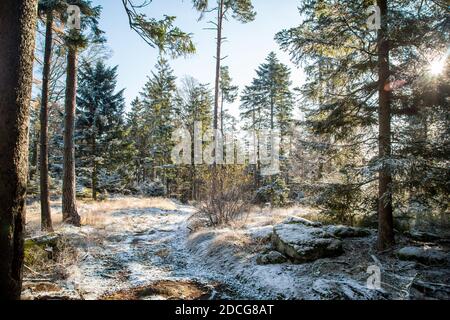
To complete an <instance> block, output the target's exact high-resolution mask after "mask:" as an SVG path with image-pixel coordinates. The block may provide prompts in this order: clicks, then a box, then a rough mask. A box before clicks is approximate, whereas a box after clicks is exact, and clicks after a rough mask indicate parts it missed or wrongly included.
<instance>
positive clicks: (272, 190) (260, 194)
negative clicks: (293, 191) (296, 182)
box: [256, 178, 289, 207]
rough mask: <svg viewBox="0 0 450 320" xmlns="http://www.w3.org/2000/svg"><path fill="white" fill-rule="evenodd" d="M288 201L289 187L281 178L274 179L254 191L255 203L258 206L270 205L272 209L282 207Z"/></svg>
mask: <svg viewBox="0 0 450 320" xmlns="http://www.w3.org/2000/svg"><path fill="white" fill-rule="evenodd" d="M288 200H289V187H288V186H287V185H286V182H285V181H284V180H283V179H281V178H275V179H274V180H273V181H271V182H270V183H269V184H267V185H265V186H263V187H261V188H259V189H258V190H257V191H256V202H257V203H259V204H266V203H270V204H271V206H273V207H282V206H285V205H286V204H287V203H288Z"/></svg>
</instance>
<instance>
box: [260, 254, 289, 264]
mask: <svg viewBox="0 0 450 320" xmlns="http://www.w3.org/2000/svg"><path fill="white" fill-rule="evenodd" d="M286 261H287V258H286V257H285V256H284V255H282V254H281V253H279V252H278V251H270V252H269V253H263V254H260V255H259V256H258V257H257V258H256V263H257V264H261V265H265V264H280V263H285V262H286Z"/></svg>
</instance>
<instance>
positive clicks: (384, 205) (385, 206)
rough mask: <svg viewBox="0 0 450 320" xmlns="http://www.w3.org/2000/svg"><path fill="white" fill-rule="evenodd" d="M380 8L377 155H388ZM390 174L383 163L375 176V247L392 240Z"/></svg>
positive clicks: (383, 0) (383, 3) (383, 5)
mask: <svg viewBox="0 0 450 320" xmlns="http://www.w3.org/2000/svg"><path fill="white" fill-rule="evenodd" d="M377 5H378V6H379V7H380V9H381V19H382V22H381V29H380V30H379V32H378V77H379V83H378V85H379V88H378V90H379V111H378V112H379V133H378V135H379V137H378V139H379V157H380V159H383V160H386V159H388V158H389V157H390V156H391V94H390V91H389V90H386V89H387V88H385V87H386V84H387V83H388V81H389V73H390V71H389V41H388V22H387V13H388V8H387V0H378V1H377ZM391 187H392V175H391V172H390V168H389V166H388V165H386V162H385V163H384V165H383V167H382V168H381V170H380V172H379V178H378V249H379V250H386V249H388V248H390V247H391V246H392V245H393V244H394V243H395V240H394V226H393V225H394V223H393V216H392V190H391Z"/></svg>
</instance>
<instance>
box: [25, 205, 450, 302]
mask: <svg viewBox="0 0 450 320" xmlns="http://www.w3.org/2000/svg"><path fill="white" fill-rule="evenodd" d="M52 209H53V217H54V227H55V234H56V235H58V239H59V243H60V246H59V249H58V251H59V252H58V258H57V259H52V262H48V263H45V262H41V260H42V259H38V258H37V257H35V256H33V255H32V256H31V258H30V257H29V256H28V257H26V267H25V281H24V289H23V298H24V299H114V300H117V299H119V300H121V299H123V300H129V299H132V300H133V299H188V300H191V299H383V298H385V299H410V298H424V297H425V298H441V299H442V298H443V299H448V298H449V296H448V295H447V292H448V289H449V288H450V268H449V266H448V265H439V266H431V267H430V266H425V265H422V264H420V263H417V262H411V261H400V260H399V259H398V258H397V257H396V255H395V254H394V251H391V252H385V253H382V254H380V253H377V252H376V250H375V249H374V248H373V245H374V243H375V239H376V234H374V233H373V232H372V233H371V235H370V236H368V237H365V238H361V239H351V240H346V241H345V242H344V249H345V253H344V254H343V255H341V256H339V257H336V258H327V259H320V260H316V261H314V262H311V263H304V264H291V263H282V264H274V265H259V264H257V262H256V260H257V257H258V255H259V254H260V253H261V252H264V251H267V250H270V246H271V244H270V237H271V233H272V231H273V226H274V225H276V224H277V223H280V222H281V221H283V220H285V219H286V218H287V217H290V216H297V217H300V216H302V217H305V216H306V217H308V218H311V217H312V218H314V215H315V212H314V211H313V210H311V209H308V208H291V209H288V210H269V211H267V210H255V212H253V213H251V214H250V215H249V216H247V217H246V219H244V220H243V221H241V222H239V223H237V224H236V225H233V226H228V227H226V228H216V229H199V230H193V221H192V215H193V214H194V213H195V209H194V208H193V207H191V206H185V205H181V204H179V203H177V202H175V201H172V200H168V199H155V198H151V199H149V198H147V199H146V198H131V197H124V198H115V199H111V200H107V201H103V202H90V201H87V202H83V201H80V203H79V212H80V215H81V217H82V224H83V226H82V227H81V228H75V227H71V226H66V225H63V224H61V218H60V216H61V207H60V205H59V202H52ZM42 235H43V234H42V233H41V232H40V231H39V203H38V202H31V203H30V204H29V206H28V213H27V237H29V238H33V237H40V236H42ZM61 243H62V245H61ZM411 243H412V242H411V240H409V239H405V238H399V239H398V247H396V248H401V247H402V246H406V245H410V244H411ZM421 245H423V244H421ZM50 253H52V252H50ZM53 258H54V257H53ZM53 260H55V261H53ZM374 264H376V265H378V266H380V267H381V269H382V281H383V282H382V290H370V289H368V288H367V286H366V281H367V278H368V277H369V274H367V272H366V271H367V267H368V266H370V265H374ZM418 280H420V281H418ZM418 284H421V285H418ZM430 288H431V289H430ZM436 288H438V291H439V290H440V289H439V288H444V289H445V290H443V291H442V290H441V291H439V292H438V293H437V295H436V292H435V291H436ZM427 290H428V291H429V290H432V291H433V293H432V294H428V293H429V292H427ZM443 292H444V293H443Z"/></svg>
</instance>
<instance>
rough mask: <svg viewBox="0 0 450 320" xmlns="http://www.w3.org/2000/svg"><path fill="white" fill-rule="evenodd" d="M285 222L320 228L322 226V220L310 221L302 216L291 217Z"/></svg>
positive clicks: (284, 222)
mask: <svg viewBox="0 0 450 320" xmlns="http://www.w3.org/2000/svg"><path fill="white" fill-rule="evenodd" d="M283 224H303V225H305V226H307V227H315V228H319V227H321V226H322V224H321V223H320V222H316V221H310V220H307V219H304V218H300V217H289V218H287V219H286V220H284V221H283Z"/></svg>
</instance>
